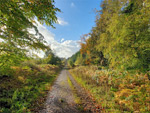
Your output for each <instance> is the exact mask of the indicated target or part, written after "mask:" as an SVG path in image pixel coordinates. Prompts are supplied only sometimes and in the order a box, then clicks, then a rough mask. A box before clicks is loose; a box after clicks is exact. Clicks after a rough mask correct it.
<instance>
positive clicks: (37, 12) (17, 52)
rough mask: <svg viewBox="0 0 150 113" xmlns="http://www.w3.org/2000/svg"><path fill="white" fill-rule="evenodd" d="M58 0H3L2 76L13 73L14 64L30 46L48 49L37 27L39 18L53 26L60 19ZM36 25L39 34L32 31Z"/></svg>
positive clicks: (0, 25)
mask: <svg viewBox="0 0 150 113" xmlns="http://www.w3.org/2000/svg"><path fill="white" fill-rule="evenodd" d="M57 11H60V10H59V9H58V8H56V7H55V6H54V0H42V1H41V0H1V2H0V39H1V42H0V76H3V75H8V76H10V75H12V72H11V66H14V65H18V63H20V62H22V61H23V60H24V59H26V58H25V57H27V55H28V54H29V53H28V52H29V50H30V49H34V50H37V49H42V50H45V49H48V47H47V45H46V44H45V43H46V42H45V39H44V37H43V36H42V34H41V33H39V31H38V29H37V27H36V21H35V18H36V19H37V20H38V21H39V22H40V23H41V24H44V23H46V25H49V26H52V27H53V25H52V24H53V23H55V22H56V21H57V17H56V12H57ZM29 29H33V30H34V31H35V34H32V33H30V32H29V31H30V30H29Z"/></svg>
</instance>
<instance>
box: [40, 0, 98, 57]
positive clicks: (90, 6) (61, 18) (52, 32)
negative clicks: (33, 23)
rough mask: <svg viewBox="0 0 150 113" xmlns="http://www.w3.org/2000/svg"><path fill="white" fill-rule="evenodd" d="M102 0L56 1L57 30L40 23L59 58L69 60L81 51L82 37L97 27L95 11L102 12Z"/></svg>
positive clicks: (41, 29)
mask: <svg viewBox="0 0 150 113" xmlns="http://www.w3.org/2000/svg"><path fill="white" fill-rule="evenodd" d="M100 3H101V0H55V6H56V7H57V8H59V9H60V10H61V13H57V17H58V23H57V24H54V26H55V27H56V29H53V28H51V27H48V26H46V25H41V24H39V23H38V29H39V31H40V32H41V33H42V34H43V35H44V37H45V39H46V41H47V42H48V44H49V45H50V47H51V49H52V50H53V51H54V52H55V54H56V55H57V56H59V57H64V58H68V57H70V56H71V55H73V54H74V53H76V52H77V51H78V50H79V49H80V45H79V43H78V42H79V40H80V36H81V35H83V34H87V33H89V32H90V31H91V29H92V27H93V26H95V17H96V14H95V9H97V10H100Z"/></svg>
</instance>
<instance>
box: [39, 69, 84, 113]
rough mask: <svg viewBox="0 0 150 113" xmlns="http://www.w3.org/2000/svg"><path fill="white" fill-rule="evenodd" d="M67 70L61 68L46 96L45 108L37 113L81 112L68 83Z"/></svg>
mask: <svg viewBox="0 0 150 113" xmlns="http://www.w3.org/2000/svg"><path fill="white" fill-rule="evenodd" d="M68 78H69V76H68V71H67V70H65V69H64V70H62V71H61V73H60V75H59V76H58V78H57V80H56V81H55V83H54V85H53V86H52V89H51V91H50V92H49V94H48V96H47V100H46V103H45V108H44V109H43V110H42V111H40V112H39V113H81V112H80V111H78V109H77V106H76V103H75V101H74V100H75V98H74V96H73V91H72V89H71V87H70V85H69V83H68Z"/></svg>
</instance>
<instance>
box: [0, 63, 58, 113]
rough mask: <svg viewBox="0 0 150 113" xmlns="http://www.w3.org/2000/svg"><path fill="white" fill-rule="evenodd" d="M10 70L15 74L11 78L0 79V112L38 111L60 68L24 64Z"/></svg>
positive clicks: (28, 112)
mask: <svg viewBox="0 0 150 113" xmlns="http://www.w3.org/2000/svg"><path fill="white" fill-rule="evenodd" d="M12 69H13V70H14V72H15V73H14V74H13V76H9V77H7V76H6V77H5V76H3V77H2V78H1V79H0V112H2V113H23V112H27V113H30V112H36V111H38V109H39V108H40V106H42V104H43V103H44V101H45V100H44V99H45V98H44V97H45V96H46V95H47V91H48V90H50V87H51V85H52V83H53V81H54V80H55V78H56V76H57V75H58V73H59V71H60V68H59V67H58V66H55V65H49V64H45V65H37V64H34V63H30V62H26V63H24V64H22V65H21V66H20V67H12Z"/></svg>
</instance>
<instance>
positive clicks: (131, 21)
mask: <svg viewBox="0 0 150 113" xmlns="http://www.w3.org/2000/svg"><path fill="white" fill-rule="evenodd" d="M80 45H81V49H80V51H79V52H77V53H76V54H74V55H73V56H72V57H70V58H69V59H68V65H69V66H70V67H71V68H73V69H71V70H70V72H71V73H72V75H73V76H74V78H75V79H76V81H78V83H79V84H80V85H81V86H83V87H84V88H85V89H86V90H87V91H88V92H89V94H91V95H92V97H93V99H94V100H96V101H97V104H98V105H100V106H101V107H102V108H103V109H104V111H105V112H108V113H110V112H111V113H121V112H130V113H131V112H138V113H148V112H149V111H150V89H149V88H150V72H149V71H150V1H149V0H103V2H102V4H101V10H97V15H96V20H95V26H94V27H92V29H91V32H90V33H88V34H85V35H83V36H81V43H80Z"/></svg>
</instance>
